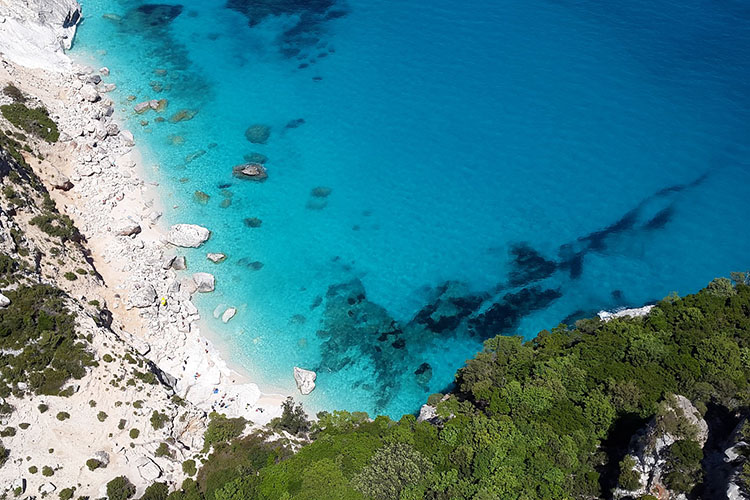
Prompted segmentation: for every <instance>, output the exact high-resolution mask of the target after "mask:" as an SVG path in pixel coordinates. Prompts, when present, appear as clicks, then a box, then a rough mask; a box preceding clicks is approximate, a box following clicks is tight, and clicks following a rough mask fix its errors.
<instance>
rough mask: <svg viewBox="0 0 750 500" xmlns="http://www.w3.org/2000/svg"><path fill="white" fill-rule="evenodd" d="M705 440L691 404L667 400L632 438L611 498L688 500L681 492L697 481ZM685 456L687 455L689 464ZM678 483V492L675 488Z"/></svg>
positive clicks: (705, 427)
mask: <svg viewBox="0 0 750 500" xmlns="http://www.w3.org/2000/svg"><path fill="white" fill-rule="evenodd" d="M707 438H708V424H707V423H706V421H705V420H704V419H703V417H702V416H701V414H700V412H699V411H698V410H697V409H696V408H695V406H693V404H692V403H691V402H690V400H688V399H687V398H686V397H684V396H679V395H674V396H670V397H668V398H667V399H666V400H665V401H664V402H663V403H662V406H661V408H660V410H659V412H658V413H657V415H656V416H655V417H654V418H653V419H652V420H651V421H650V422H649V423H648V425H647V426H646V427H645V428H644V429H642V430H641V431H639V432H638V433H637V434H636V435H635V436H634V437H633V439H632V441H631V444H630V452H629V454H628V455H627V456H626V457H625V459H624V460H623V462H622V463H621V475H620V487H619V488H618V489H617V490H615V492H614V495H613V496H614V498H616V499H620V498H640V497H641V496H644V495H653V496H655V497H656V498H658V499H660V500H667V499H672V500H674V499H687V496H686V495H685V492H684V491H680V490H684V489H688V488H689V487H690V484H689V482H690V481H696V480H697V479H699V478H698V477H695V475H694V474H695V472H696V471H695V470H694V469H695V468H696V466H697V472H700V460H701V459H702V452H701V451H700V450H702V449H703V446H704V445H705V444H706V440H707ZM683 449H687V450H688V451H687V452H685V451H684V450H683ZM684 455H690V457H689V458H690V460H688V459H686V458H684ZM696 455H699V456H696ZM687 462H690V463H687ZM672 473H674V474H673V475H672V476H670V474H672ZM684 476H687V478H686V477H684ZM691 476H692V477H691ZM686 480H687V481H688V484H685V481H686ZM678 483H679V484H680V487H679V488H677V487H676V486H675V485H676V484H678ZM693 484H694V483H693Z"/></svg>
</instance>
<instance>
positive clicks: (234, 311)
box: [221, 307, 237, 323]
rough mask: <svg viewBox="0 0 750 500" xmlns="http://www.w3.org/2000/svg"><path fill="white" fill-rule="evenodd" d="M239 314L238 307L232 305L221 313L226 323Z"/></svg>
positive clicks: (222, 319)
mask: <svg viewBox="0 0 750 500" xmlns="http://www.w3.org/2000/svg"><path fill="white" fill-rule="evenodd" d="M235 314H237V309H235V308H234V307H230V308H229V309H227V310H226V311H224V314H222V315H221V321H223V322H224V323H228V322H229V320H230V319H232V318H234V315H235Z"/></svg>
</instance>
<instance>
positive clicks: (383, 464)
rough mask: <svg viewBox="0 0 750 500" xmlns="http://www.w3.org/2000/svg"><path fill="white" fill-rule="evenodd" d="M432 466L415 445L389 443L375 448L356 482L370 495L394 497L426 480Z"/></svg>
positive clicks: (378, 499)
mask: <svg viewBox="0 0 750 500" xmlns="http://www.w3.org/2000/svg"><path fill="white" fill-rule="evenodd" d="M431 470H432V464H431V463H430V462H429V461H428V460H426V459H425V458H424V457H423V456H422V455H421V454H420V453H419V452H418V451H416V450H415V449H414V448H412V447H411V446H409V445H407V444H404V443H393V444H387V445H385V446H383V447H382V448H380V449H379V450H377V451H376V452H375V454H374V455H373V456H372V458H371V459H370V463H369V464H368V465H367V466H366V467H365V468H364V469H363V470H362V472H360V473H359V474H357V475H356V476H355V477H354V478H353V479H352V485H353V486H354V488H355V489H356V490H357V491H359V492H360V493H362V494H363V495H365V496H366V497H370V498H373V499H374V500H391V499H394V498H399V496H400V495H401V491H402V490H403V489H404V488H406V487H407V486H410V485H416V484H418V483H420V482H422V481H423V480H424V478H425V475H426V474H427V473H428V472H430V471H431Z"/></svg>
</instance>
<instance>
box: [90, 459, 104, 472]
mask: <svg viewBox="0 0 750 500" xmlns="http://www.w3.org/2000/svg"><path fill="white" fill-rule="evenodd" d="M86 467H88V468H89V470H91V471H94V470H96V469H99V468H103V467H104V464H103V463H102V462H100V461H99V460H97V459H95V458H89V459H88V460H86Z"/></svg>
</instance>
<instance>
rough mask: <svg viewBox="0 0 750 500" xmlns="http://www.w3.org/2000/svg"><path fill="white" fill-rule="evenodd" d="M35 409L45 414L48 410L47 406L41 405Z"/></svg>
mask: <svg viewBox="0 0 750 500" xmlns="http://www.w3.org/2000/svg"><path fill="white" fill-rule="evenodd" d="M37 409H38V410H39V413H45V412H46V411H47V410H49V406H48V405H46V404H44V403H41V404H40V405H39V406H37Z"/></svg>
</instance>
